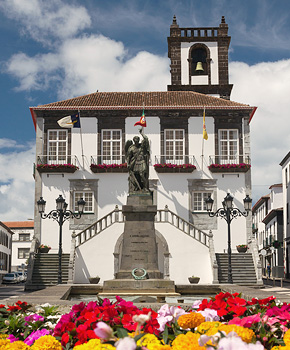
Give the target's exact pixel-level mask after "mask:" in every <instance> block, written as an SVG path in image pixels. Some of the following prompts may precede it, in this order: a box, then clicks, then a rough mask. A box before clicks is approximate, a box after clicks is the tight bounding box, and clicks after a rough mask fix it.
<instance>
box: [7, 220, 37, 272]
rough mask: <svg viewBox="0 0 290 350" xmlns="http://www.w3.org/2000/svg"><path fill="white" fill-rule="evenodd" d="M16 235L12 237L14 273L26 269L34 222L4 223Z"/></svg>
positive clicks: (12, 267) (12, 265) (12, 266)
mask: <svg viewBox="0 0 290 350" xmlns="http://www.w3.org/2000/svg"><path fill="white" fill-rule="evenodd" d="M4 224H5V225H6V226H7V227H9V228H10V229H11V230H12V231H13V232H14V235H13V237H12V261H11V269H12V271H18V270H23V269H26V267H27V259H28V258H29V250H30V246H31V242H32V238H33V235H34V222H33V221H9V222H4Z"/></svg>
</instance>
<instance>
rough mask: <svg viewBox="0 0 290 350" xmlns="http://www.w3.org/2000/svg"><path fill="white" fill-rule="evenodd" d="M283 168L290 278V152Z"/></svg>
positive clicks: (284, 227) (287, 270) (286, 261)
mask: <svg viewBox="0 0 290 350" xmlns="http://www.w3.org/2000/svg"><path fill="white" fill-rule="evenodd" d="M280 166H281V168H282V184H283V237H284V250H285V255H284V257H285V277H286V278H290V223H289V206H290V186H289V182H290V152H288V154H287V155H286V156H285V157H284V158H283V160H282V161H281V163H280Z"/></svg>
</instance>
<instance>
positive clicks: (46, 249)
mask: <svg viewBox="0 0 290 350" xmlns="http://www.w3.org/2000/svg"><path fill="white" fill-rule="evenodd" d="M50 249H51V247H50V246H49V245H46V244H41V245H40V246H39V248H38V250H39V253H48V252H49V251H50Z"/></svg>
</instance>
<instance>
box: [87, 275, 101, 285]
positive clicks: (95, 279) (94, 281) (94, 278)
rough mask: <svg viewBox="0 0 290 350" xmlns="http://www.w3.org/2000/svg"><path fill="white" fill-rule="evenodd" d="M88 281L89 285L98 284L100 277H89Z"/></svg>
mask: <svg viewBox="0 0 290 350" xmlns="http://www.w3.org/2000/svg"><path fill="white" fill-rule="evenodd" d="M89 281H90V283H91V284H98V283H99V282H100V277H99V276H95V277H89Z"/></svg>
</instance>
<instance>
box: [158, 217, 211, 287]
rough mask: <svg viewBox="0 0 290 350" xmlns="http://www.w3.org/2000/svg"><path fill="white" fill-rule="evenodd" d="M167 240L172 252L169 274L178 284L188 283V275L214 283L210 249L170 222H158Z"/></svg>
mask: <svg viewBox="0 0 290 350" xmlns="http://www.w3.org/2000/svg"><path fill="white" fill-rule="evenodd" d="M155 228H156V230H158V231H159V232H160V233H162V235H163V236H164V238H165V239H166V241H167V244H168V249H169V253H170V258H169V276H170V279H171V280H173V281H174V282H175V283H176V284H188V283H189V282H188V277H190V276H192V275H194V276H198V277H200V283H204V284H205V283H209V284H210V283H212V281H213V275H212V269H211V264H210V256H209V249H208V248H207V247H206V246H204V245H203V244H201V243H199V242H198V241H196V240H195V239H193V238H192V237H190V236H188V235H186V234H185V233H183V232H181V231H179V230H178V229H176V228H175V227H173V226H172V225H170V224H169V223H156V224H155Z"/></svg>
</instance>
